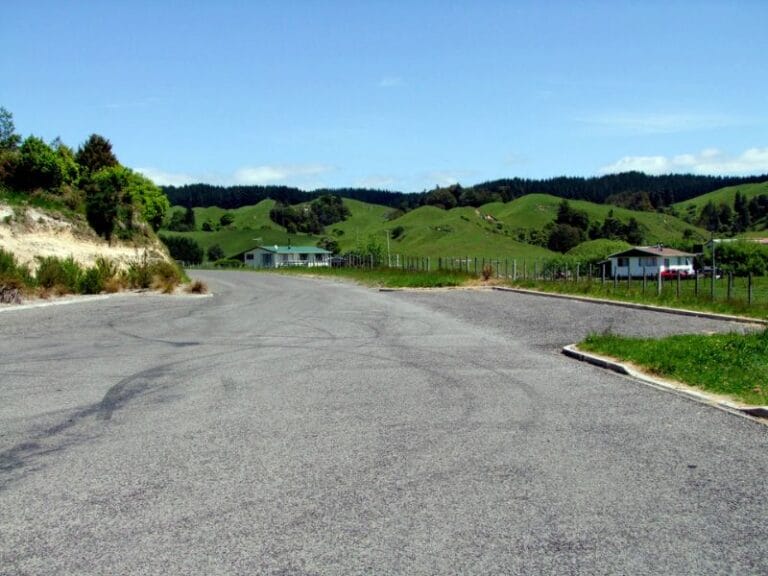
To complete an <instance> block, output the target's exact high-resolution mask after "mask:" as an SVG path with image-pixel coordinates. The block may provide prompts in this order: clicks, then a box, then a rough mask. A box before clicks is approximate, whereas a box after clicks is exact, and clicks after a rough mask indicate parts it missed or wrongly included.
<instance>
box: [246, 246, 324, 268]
mask: <svg viewBox="0 0 768 576" xmlns="http://www.w3.org/2000/svg"><path fill="white" fill-rule="evenodd" d="M243 262H244V263H245V265H246V266H249V267H252V268H282V267H285V266H306V267H307V268H312V267H315V266H330V262H331V252H329V251H328V250H324V249H323V248H318V247H317V246H278V245H277V244H275V245H274V246H257V247H256V248H253V249H252V250H248V251H247V252H244V253H243Z"/></svg>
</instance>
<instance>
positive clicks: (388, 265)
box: [386, 228, 392, 268]
mask: <svg viewBox="0 0 768 576" xmlns="http://www.w3.org/2000/svg"><path fill="white" fill-rule="evenodd" d="M386 233H387V268H392V258H391V256H390V253H389V228H387V230H386Z"/></svg>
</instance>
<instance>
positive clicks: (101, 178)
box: [85, 168, 126, 240]
mask: <svg viewBox="0 0 768 576" xmlns="http://www.w3.org/2000/svg"><path fill="white" fill-rule="evenodd" d="M125 184H126V183H125V180H124V173H123V172H122V171H120V170H115V169H114V168H103V169H102V170H99V171H98V172H96V173H95V174H94V175H93V176H92V177H91V178H89V179H88V180H87V182H86V184H85V216H86V218H88V223H89V224H90V225H91V228H93V229H94V230H95V231H96V233H97V234H99V235H100V236H103V237H104V238H106V239H107V240H111V239H112V234H113V233H114V231H115V226H116V223H117V219H118V212H119V209H120V207H121V205H122V203H123V188H124V187H125Z"/></svg>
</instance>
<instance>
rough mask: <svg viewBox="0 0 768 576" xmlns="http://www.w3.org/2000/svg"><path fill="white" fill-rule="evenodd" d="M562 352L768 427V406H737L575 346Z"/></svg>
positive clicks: (568, 347)
mask: <svg viewBox="0 0 768 576" xmlns="http://www.w3.org/2000/svg"><path fill="white" fill-rule="evenodd" d="M562 352H563V354H565V355H566V356H568V357H570V358H574V359H576V360H580V361H581V362H587V363H588V364H592V365H594V366H598V367H600V368H604V369H606V370H612V371H613V372H616V373H618V374H623V375H624V376H629V377H630V378H632V379H634V380H637V381H639V382H641V383H643V384H646V385H648V386H652V387H653V388H657V389H659V390H664V391H666V392H672V393H674V394H678V395H680V396H684V397H686V398H689V399H691V400H693V401H695V402H699V403H701V404H706V405H708V406H712V407H714V408H718V409H720V410H725V411H726V412H730V413H731V414H737V415H739V416H744V417H747V418H749V419H750V420H755V421H757V422H760V423H762V424H765V425H768V420H766V419H768V406H745V405H743V404H737V403H736V402H733V401H730V400H724V399H723V398H720V397H717V396H713V395H710V394H707V393H706V392H701V391H698V390H693V389H691V388H689V387H688V386H685V385H684V384H677V383H675V382H672V381H669V380H662V379H660V378H654V377H653V376H649V375H648V374H645V373H643V372H638V371H637V370H634V369H632V368H630V367H629V366H627V365H625V364H622V363H621V362H616V361H615V360H609V359H608V358H604V357H602V356H598V355H596V354H591V353H589V352H583V351H581V350H579V349H578V348H577V347H576V345H575V344H571V345H569V346H565V347H564V348H563V349H562Z"/></svg>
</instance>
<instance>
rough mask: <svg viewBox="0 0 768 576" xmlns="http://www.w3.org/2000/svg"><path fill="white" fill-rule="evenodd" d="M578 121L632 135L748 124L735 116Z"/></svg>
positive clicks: (623, 116) (612, 117)
mask: <svg viewBox="0 0 768 576" xmlns="http://www.w3.org/2000/svg"><path fill="white" fill-rule="evenodd" d="M577 120H578V121H579V122H582V123H584V124H592V125H594V126H599V127H602V128H608V129H614V130H618V131H621V132H627V133H631V134H675V133H679V132H692V131H696V130H712V129H715V128H724V127H727V126H738V125H742V124H744V123H746V120H745V119H744V118H738V117H735V116H725V115H719V114H693V113H628V114H598V115H596V116H587V117H583V118H578V119H577Z"/></svg>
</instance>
